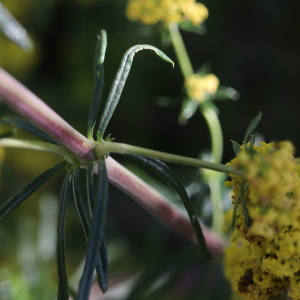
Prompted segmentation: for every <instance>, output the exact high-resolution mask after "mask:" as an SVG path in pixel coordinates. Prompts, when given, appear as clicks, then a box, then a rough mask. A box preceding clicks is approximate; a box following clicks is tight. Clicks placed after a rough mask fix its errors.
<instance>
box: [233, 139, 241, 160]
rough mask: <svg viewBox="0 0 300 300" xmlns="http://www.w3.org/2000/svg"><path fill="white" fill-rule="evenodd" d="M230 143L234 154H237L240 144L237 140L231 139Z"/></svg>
mask: <svg viewBox="0 0 300 300" xmlns="http://www.w3.org/2000/svg"><path fill="white" fill-rule="evenodd" d="M231 143H232V147H233V151H234V154H235V155H236V156H237V155H238V154H239V153H240V151H241V148H240V145H239V143H238V142H236V141H233V140H231Z"/></svg>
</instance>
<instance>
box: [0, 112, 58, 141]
mask: <svg viewBox="0 0 300 300" xmlns="http://www.w3.org/2000/svg"><path fill="white" fill-rule="evenodd" d="M0 124H3V125H11V126H16V127H18V128H20V129H22V130H25V131H27V132H29V133H31V134H33V135H35V136H37V137H39V138H41V139H43V140H45V141H48V142H50V143H52V144H56V145H57V143H56V142H55V141H54V140H53V139H52V138H50V137H49V136H48V135H46V134H44V133H43V132H42V131H41V130H39V129H38V128H37V127H35V126H34V125H33V124H31V123H29V122H28V121H26V120H24V119H22V118H20V117H16V116H4V117H1V118H0Z"/></svg>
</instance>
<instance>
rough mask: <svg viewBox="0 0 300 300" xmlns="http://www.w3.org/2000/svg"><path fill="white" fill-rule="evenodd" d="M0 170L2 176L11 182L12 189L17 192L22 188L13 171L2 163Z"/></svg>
mask: <svg viewBox="0 0 300 300" xmlns="http://www.w3.org/2000/svg"><path fill="white" fill-rule="evenodd" d="M1 168H2V172H3V174H4V176H5V177H6V178H7V180H8V182H10V183H12V185H13V187H14V190H15V191H16V192H17V191H18V190H20V189H21V188H22V186H21V185H20V182H19V179H18V178H17V176H16V175H15V174H14V172H13V171H12V170H11V169H10V168H9V167H8V166H7V165H6V164H4V163H2V164H1Z"/></svg>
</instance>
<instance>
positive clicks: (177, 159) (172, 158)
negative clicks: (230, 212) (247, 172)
mask: <svg viewBox="0 0 300 300" xmlns="http://www.w3.org/2000/svg"><path fill="white" fill-rule="evenodd" d="M95 153H96V156H97V157H100V156H102V155H105V154H106V153H120V154H133V155H140V156H145V157H151V158H156V159H160V160H163V161H166V162H170V163H176V164H182V165H186V166H193V167H198V168H205V169H209V170H214V171H218V172H223V173H231V174H236V175H241V173H240V172H239V171H237V170H235V169H234V168H231V167H228V166H225V165H221V164H216V163H211V162H209V161H205V160H202V159H196V158H191V157H185V156H181V155H175V154H170V153H165V152H160V151H156V150H150V149H146V148H142V147H137V146H132V145H128V144H123V143H115V142H102V143H100V144H98V146H97V147H96V150H95Z"/></svg>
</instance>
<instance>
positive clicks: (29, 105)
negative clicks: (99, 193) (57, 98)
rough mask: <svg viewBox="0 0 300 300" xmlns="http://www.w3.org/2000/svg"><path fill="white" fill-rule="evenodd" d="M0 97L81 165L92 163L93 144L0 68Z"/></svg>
mask: <svg viewBox="0 0 300 300" xmlns="http://www.w3.org/2000/svg"><path fill="white" fill-rule="evenodd" d="M0 97H2V100H3V101H4V103H5V104H6V105H7V106H8V107H10V108H11V109H12V110H13V111H15V112H16V113H18V114H19V115H21V116H23V117H24V118H26V119H27V120H29V121H30V122H31V123H33V124H34V125H36V126H37V127H38V128H39V129H41V130H42V131H43V132H44V133H46V134H48V135H49V136H51V137H52V138H53V139H54V140H55V141H56V142H58V143H59V144H60V145H61V146H64V147H66V148H67V149H69V150H70V151H71V152H72V153H73V154H74V156H75V157H76V158H77V159H78V161H79V162H81V163H86V162H88V161H90V160H93V159H94V158H95V157H94V152H93V149H94V147H95V144H94V143H93V142H91V141H90V140H88V139H87V138H86V137H84V136H83V135H81V134H80V133H79V132H78V131H76V130H75V129H74V128H73V127H72V126H71V125H69V124H68V123H67V122H66V121H65V120H64V119H62V118H61V117H60V116H59V115H58V114H57V113H56V112H54V111H53V110H52V109H51V108H50V107H49V106H48V105H47V104H46V103H44V102H43V101H42V100H41V99H39V98H38V97H37V96H36V95H35V94H33V93H32V92H31V91H30V90H29V89H27V88H26V87H25V86H24V85H22V84H21V83H20V82H19V81H17V80H16V79H15V78H13V77H12V76H11V75H10V74H8V73H7V72H6V71H4V70H3V69H2V68H0Z"/></svg>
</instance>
